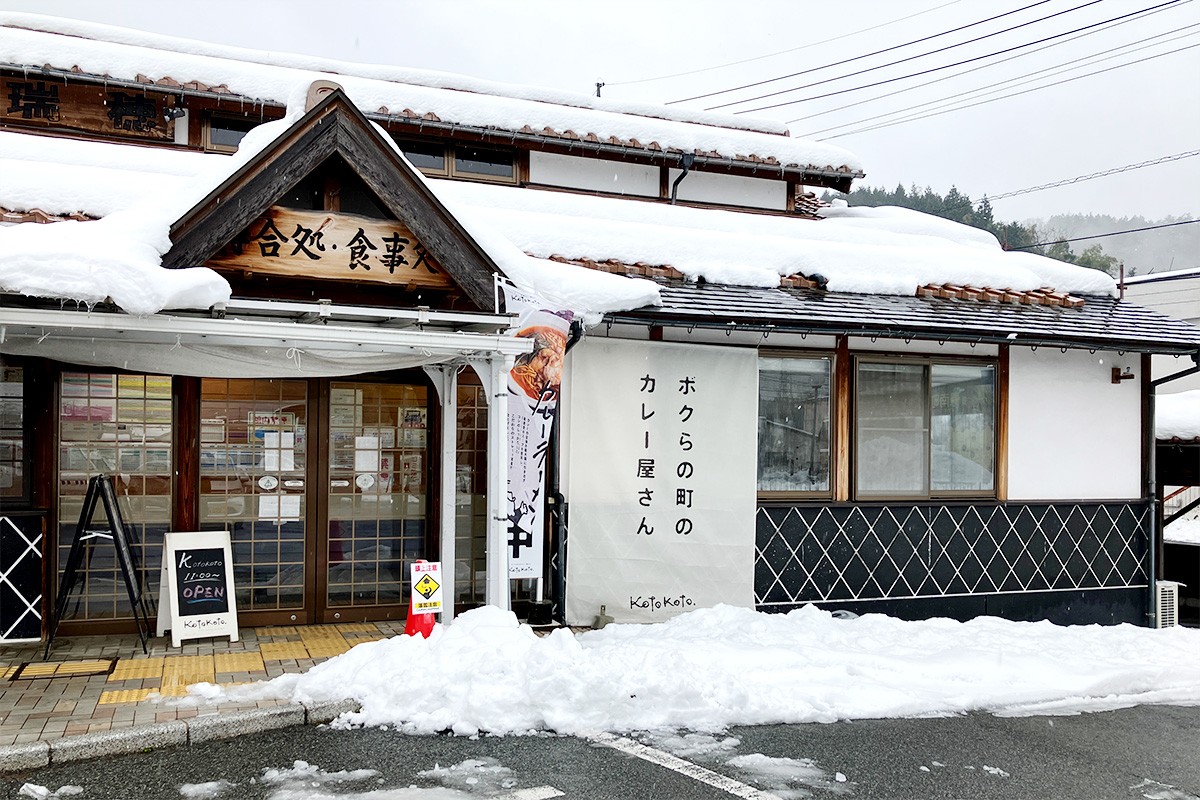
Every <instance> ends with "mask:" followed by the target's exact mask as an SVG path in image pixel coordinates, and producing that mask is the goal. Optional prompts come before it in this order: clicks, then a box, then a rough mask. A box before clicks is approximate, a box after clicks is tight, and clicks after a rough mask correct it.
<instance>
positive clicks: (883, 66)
mask: <svg viewBox="0 0 1200 800" xmlns="http://www.w3.org/2000/svg"><path fill="white" fill-rule="evenodd" d="M1102 2H1104V0H1088V2H1086V3H1083V4H1082V5H1078V6H1075V7H1074V8H1068V9H1064V10H1063V11H1056V12H1054V13H1053V14H1047V15H1046V16H1044V17H1038V18H1037V19H1031V20H1029V21H1028V22H1022V23H1020V24H1018V25H1012V26H1010V27H1008V28H1002V29H1001V30H998V31H993V32H991V33H985V34H983V35H982V36H976V37H975V38H974V39H967V40H966V41H964V42H956V43H955V44H948V45H946V46H945V47H939V48H937V49H936V50H928V51H926V52H924V53H917V54H916V55H913V56H906V57H904V58H900V59H897V60H895V61H889V62H887V63H886V64H877V65H875V66H873V67H866V68H865V69H860V70H858V71H857V72H848V73H846V74H845V75H838V76H836V77H833V78H824V79H822V80H819V81H813V82H812V83H806V84H803V85H801V86H793V87H792V88H790V89H779V90H778V91H774V92H767V93H766V94H760V95H756V96H754V97H746V98H743V99H741V100H732V101H730V102H728V103H722V104H720V105H716V106H709V107H708V108H706V109H705V110H706V111H712V110H714V109H719V108H727V107H729V106H736V105H741V104H742V103H752V102H754V101H755V100H765V99H767V98H768V97H778V96H779V95H781V94H787V93H789V92H798V91H800V90H801V89H808V88H811V87H813V86H821V85H822V84H826V83H833V82H834V81H840V80H845V79H846V78H853V77H855V76H857V75H865V74H866V73H868V72H875V71H876V70H881V69H886V68H888V67H894V66H896V65H897V64H905V63H907V62H909V61H916V60H917V59H919V58H925V57H926V56H932V55H936V54H937V53H944V52H946V51H947V50H953V49H955V48H956V47H963V46H964V45H968V44H974V43H975V42H982V41H983V40H984V39H991V38H992V37H993V36H1000V35H1002V34H1005V33H1012V32H1013V31H1015V30H1020V29H1021V28H1028V27H1029V26H1030V25H1036V24H1037V23H1039V22H1045V21H1046V20H1048V19H1054V18H1055V17H1061V16H1062V15H1063V14H1070V13H1072V12H1074V11H1079V10H1081V9H1084V8H1087V7H1088V6H1094V5H1096V4H1097V3H1102ZM1034 5H1040V3H1035V4H1034ZM1029 8H1033V6H1025V7H1024V8H1018V9H1017V10H1016V11H1010V12H1008V13H1009V14H1015V13H1017V12H1018V11H1025V10H1026V9H1029ZM1001 16H1007V14H1002V15H1001ZM997 18H998V17H991V18H990V19H986V20H981V21H980V22H979V23H974V24H982V23H983V22H990V21H991V20H992V19H997ZM967 27H970V26H967ZM959 30H961V28H960V29H959ZM947 32H948V33H951V32H952V31H947ZM941 35H942V34H934V36H941ZM927 38H934V37H932V36H931V37H927ZM908 44H913V42H909V43H908ZM905 46H906V45H899V47H905ZM894 49H896V48H894V47H890V48H887V50H894ZM887 50H881V51H879V52H883V53H885V52H887ZM877 54H878V53H868V54H867V55H865V56H858V57H856V58H852V59H847V61H857V60H859V59H860V58H867V57H868V56H873V55H877ZM844 63H846V61H839V62H836V63H834V64H828V65H825V66H821V67H813V68H812V69H809V70H805V71H804V72H799V73H796V75H803V74H805V73H807V72H815V71H817V70H820V69H826V68H827V67H836V66H838V65H839V64H844ZM791 77H794V75H785V76H783V77H781V78H773V79H772V81H776V80H784V79H785V78H791ZM770 82H771V81H763V83H770ZM718 94H721V93H720V92H718Z"/></svg>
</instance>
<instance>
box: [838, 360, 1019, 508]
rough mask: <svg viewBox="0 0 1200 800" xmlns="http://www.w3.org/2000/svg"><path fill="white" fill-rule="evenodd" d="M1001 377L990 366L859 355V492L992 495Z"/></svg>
mask: <svg viewBox="0 0 1200 800" xmlns="http://www.w3.org/2000/svg"><path fill="white" fill-rule="evenodd" d="M995 378H996V368H995V366H994V365H992V364H978V363H967V362H959V363H953V362H946V363H935V362H932V361H911V360H905V361H903V362H901V361H868V360H865V359H860V360H859V361H858V370H857V380H856V394H855V465H856V469H855V488H856V496H857V497H858V498H859V499H864V498H870V497H881V498H890V497H906V498H926V497H932V496H939V495H947V494H975V495H978V494H989V493H992V492H993V491H994V489H995V480H994V475H995V461H996V457H995V449H996V433H995V430H996V424H995V419H996V414H995V407H996V397H995V385H996V381H995Z"/></svg>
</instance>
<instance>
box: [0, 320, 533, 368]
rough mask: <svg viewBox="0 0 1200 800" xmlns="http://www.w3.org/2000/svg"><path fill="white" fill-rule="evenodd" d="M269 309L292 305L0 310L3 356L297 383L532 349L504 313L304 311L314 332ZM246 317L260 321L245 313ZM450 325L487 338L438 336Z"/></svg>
mask: <svg viewBox="0 0 1200 800" xmlns="http://www.w3.org/2000/svg"><path fill="white" fill-rule="evenodd" d="M274 305H279V306H281V307H282V308H284V309H287V308H288V307H296V306H297V305H298V304H272V303H269V302H261V303H255V304H246V305H245V306H244V307H243V308H242V309H238V310H239V316H237V317H226V318H211V317H202V316H184V315H169V314H157V315H154V316H149V317H132V316H129V315H127V314H117V313H106V312H85V311H66V310H54V309H43V308H12V309H5V312H4V319H3V323H2V324H0V352H3V353H6V354H8V355H19V356H38V357H42V358H51V359H57V360H61V361H66V362H69V363H75V364H84V365H88V366H102V367H115V368H118V369H130V370H134V371H138V372H149V373H158V374H169V375H189V376H195V377H210V378H288V377H291V378H295V377H333V376H339V375H355V374H359V373H363V372H378V371H383V370H394V369H405V368H410V367H415V366H421V365H425V364H438V363H443V362H448V361H455V360H463V359H468V358H472V357H480V356H485V357H486V356H488V355H491V354H498V355H501V356H506V355H507V356H515V355H519V354H521V353H524V352H528V351H529V349H530V348H531V347H532V341H531V340H530V339H524V338H516V337H512V336H509V335H507V334H506V333H505V331H506V330H507V328H508V326H509V325H510V324H511V318H510V317H509V316H507V315H495V314H464V313H462V312H457V313H454V314H450V315H439V314H438V313H437V312H422V313H423V314H424V316H423V317H422V318H421V320H420V327H419V328H418V327H412V328H409V329H404V328H401V327H398V325H397V323H401V324H403V323H405V322H407V323H409V324H412V323H413V322H416V321H417V320H416V319H415V318H414V319H405V318H403V317H401V316H396V317H394V318H387V317H386V315H379V316H380V319H379V320H378V321H377V322H376V323H374V324H364V323H362V322H351V321H341V320H340V319H338V318H337V315H338V314H341V313H342V312H340V311H339V310H337V309H334V308H331V307H329V306H320V305H316V304H310V305H309V308H308V312H307V317H309V318H311V319H314V320H318V319H319V320H323V321H325V324H311V322H300V321H294V320H292V319H287V318H281V317H280V316H279V315H278V313H275V312H274V311H273V309H272V306H274ZM247 309H250V310H252V311H255V312H257V313H251V314H248V313H245V311H246V310H247ZM363 311H364V313H366V311H365V310H363ZM414 313H415V312H414ZM451 318H453V321H454V322H456V323H457V324H458V325H462V324H463V323H471V327H474V328H481V329H483V330H488V329H490V330H491V331H492V332H490V333H482V332H471V331H468V330H453V329H447V328H446V327H441V329H438V328H439V326H445V325H447V323H449V322H451V321H452V320H451ZM330 319H333V320H334V322H333V323H332V324H331V323H330V322H329V320H330Z"/></svg>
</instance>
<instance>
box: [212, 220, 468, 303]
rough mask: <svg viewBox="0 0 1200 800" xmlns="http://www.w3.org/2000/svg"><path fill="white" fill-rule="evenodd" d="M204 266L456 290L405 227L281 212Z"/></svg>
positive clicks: (387, 222) (256, 224) (252, 226)
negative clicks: (451, 287) (450, 287)
mask: <svg viewBox="0 0 1200 800" xmlns="http://www.w3.org/2000/svg"><path fill="white" fill-rule="evenodd" d="M206 266H209V267H213V268H215V269H238V270H245V271H248V272H260V273H266V274H270V275H287V276H291V277H301V278H323V279H333V280H343V281H371V282H375V283H391V284H398V285H401V286H414V287H416V286H420V287H435V288H446V287H449V286H452V285H453V284H452V282H451V280H450V277H449V276H448V275H447V274H446V273H445V271H444V270H443V269H442V268H441V266H440V265H439V264H438V263H437V261H436V260H435V259H434V258H433V256H432V255H430V254H429V252H428V251H426V250H425V246H424V245H422V244H421V242H420V241H419V240H418V239H417V237H416V236H415V235H413V232H412V231H410V230H409V229H408V228H406V227H405V226H404V225H403V223H400V222H397V221H396V220H383V219H373V218H371V217H362V216H359V215H357V214H341V213H336V212H332V211H299V210H296V209H292V208H282V207H280V206H271V208H269V209H267V213H265V214H263V215H262V216H261V217H259V218H258V219H256V220H255V221H254V222H252V223H250V226H249V227H248V228H246V230H245V231H243V232H242V235H241V236H239V237H238V238H237V239H236V240H234V241H233V242H232V243H230V244H229V245H227V246H226V247H225V248H224V249H222V250H221V252H220V253H218V254H217V255H216V256H214V257H213V258H212V259H210V260H209V261H208V263H207V265H206Z"/></svg>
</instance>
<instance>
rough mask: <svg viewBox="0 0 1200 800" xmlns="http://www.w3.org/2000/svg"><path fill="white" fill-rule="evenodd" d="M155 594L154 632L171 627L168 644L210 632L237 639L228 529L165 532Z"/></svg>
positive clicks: (230, 639)
mask: <svg viewBox="0 0 1200 800" xmlns="http://www.w3.org/2000/svg"><path fill="white" fill-rule="evenodd" d="M158 597H159V605H158V635H159V636H162V635H163V634H164V633H165V632H166V631H167V630H170V631H171V644H172V646H174V647H179V646H180V643H181V642H182V641H183V640H184V639H198V638H205V637H209V636H228V637H229V641H231V642H236V641H237V639H238V624H237V608H236V604H235V602H234V593H233V558H232V555H231V548H230V544H229V532H228V531H196V532H187V533H179V532H172V533H168V534H166V536H165V538H164V544H163V568H162V577H161V579H160V581H159V594H158Z"/></svg>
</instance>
